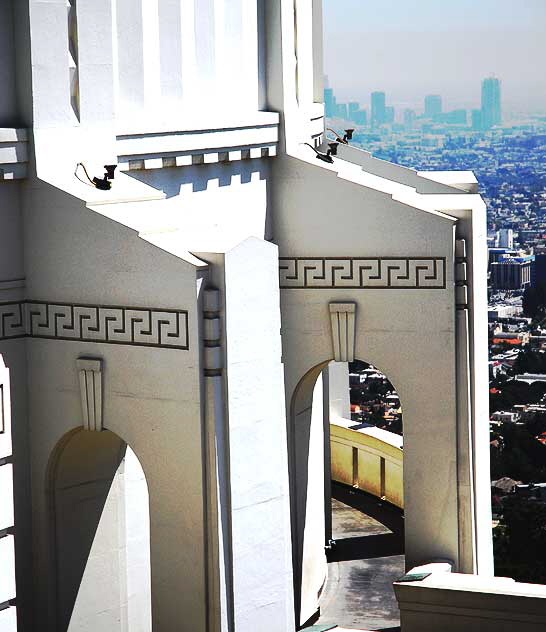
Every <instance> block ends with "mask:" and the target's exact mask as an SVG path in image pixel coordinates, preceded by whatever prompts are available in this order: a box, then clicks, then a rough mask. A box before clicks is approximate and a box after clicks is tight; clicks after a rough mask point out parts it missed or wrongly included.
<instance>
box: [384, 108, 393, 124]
mask: <svg viewBox="0 0 546 632" xmlns="http://www.w3.org/2000/svg"><path fill="white" fill-rule="evenodd" d="M384 122H385V123H389V125H390V124H392V123H394V106H392V105H387V106H386V107H385V121H384Z"/></svg>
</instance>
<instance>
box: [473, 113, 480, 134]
mask: <svg viewBox="0 0 546 632" xmlns="http://www.w3.org/2000/svg"><path fill="white" fill-rule="evenodd" d="M472 129H473V130H481V129H482V111H481V110H472Z"/></svg>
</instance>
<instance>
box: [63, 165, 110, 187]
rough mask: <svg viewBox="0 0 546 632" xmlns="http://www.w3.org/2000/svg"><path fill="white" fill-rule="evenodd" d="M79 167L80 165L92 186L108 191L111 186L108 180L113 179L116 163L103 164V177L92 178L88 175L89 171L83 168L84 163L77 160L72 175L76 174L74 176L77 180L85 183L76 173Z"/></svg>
mask: <svg viewBox="0 0 546 632" xmlns="http://www.w3.org/2000/svg"><path fill="white" fill-rule="evenodd" d="M79 167H81V168H82V169H83V170H84V172H85V176H86V178H87V179H88V180H89V183H90V184H91V185H92V186H94V187H95V188H96V189H100V190H101V191H109V190H110V189H111V188H112V183H111V182H110V180H113V179H114V171H115V170H116V167H117V165H104V169H105V172H104V177H103V178H97V177H96V176H95V177H94V178H93V179H91V178H90V177H89V173H87V169H86V168H85V165H84V164H83V162H78V164H77V165H76V170H75V171H74V175H75V176H76V178H78V180H80V181H81V182H83V183H84V184H86V182H85V180H82V179H81V178H80V176H79V175H78V168H79Z"/></svg>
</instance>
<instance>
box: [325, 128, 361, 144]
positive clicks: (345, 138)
mask: <svg viewBox="0 0 546 632" xmlns="http://www.w3.org/2000/svg"><path fill="white" fill-rule="evenodd" d="M326 129H327V130H328V131H329V132H332V134H333V135H334V136H335V137H336V143H343V144H344V145H348V144H349V141H350V140H352V139H353V133H354V131H355V130H354V129H351V128H349V129H346V130H345V133H344V134H343V138H342V137H341V136H340V135H339V134H338V133H337V132H336V131H335V130H333V129H332V128H331V127H327V128H326Z"/></svg>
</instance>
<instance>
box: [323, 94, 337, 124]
mask: <svg viewBox="0 0 546 632" xmlns="http://www.w3.org/2000/svg"><path fill="white" fill-rule="evenodd" d="M324 113H325V114H326V116H327V117H329V118H331V117H333V116H335V114H336V98H335V96H334V90H333V89H332V88H324Z"/></svg>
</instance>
